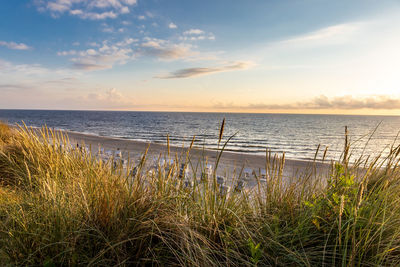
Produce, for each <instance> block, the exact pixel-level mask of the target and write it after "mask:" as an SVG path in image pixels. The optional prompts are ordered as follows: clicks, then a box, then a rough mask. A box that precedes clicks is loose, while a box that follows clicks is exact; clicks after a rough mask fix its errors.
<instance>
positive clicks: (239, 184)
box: [235, 180, 245, 192]
mask: <svg viewBox="0 0 400 267" xmlns="http://www.w3.org/2000/svg"><path fill="white" fill-rule="evenodd" d="M244 187H245V182H244V181H243V180H239V181H237V184H236V186H235V192H242V190H243V189H244Z"/></svg>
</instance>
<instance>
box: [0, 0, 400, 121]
mask: <svg viewBox="0 0 400 267" xmlns="http://www.w3.org/2000/svg"><path fill="white" fill-rule="evenodd" d="M399 47H400V1H398V0H392V1H389V0H379V1H377V0H335V1H332V0H329V1H325V0H290V1H286V0H279V1H276V0H248V1H243V0H217V1H215V0H212V1H208V0H203V1H195V0H193V1H192V0H179V1H178V0H18V1H14V0H12V1H5V0H3V1H2V3H1V5H0V108H1V109H63V110H75V109H77V110H146V111H194V112H246V113H247V112H248V113H252V112H257V113H318V114H321V113H323V114H376V115H400V49H399Z"/></svg>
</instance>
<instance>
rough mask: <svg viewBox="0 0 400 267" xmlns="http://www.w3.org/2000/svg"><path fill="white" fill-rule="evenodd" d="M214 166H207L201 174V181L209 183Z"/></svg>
mask: <svg viewBox="0 0 400 267" xmlns="http://www.w3.org/2000/svg"><path fill="white" fill-rule="evenodd" d="M212 172H213V166H212V165H211V164H207V166H206V167H205V169H204V170H203V171H202V172H201V180H202V181H208V179H209V178H210V177H211V176H212Z"/></svg>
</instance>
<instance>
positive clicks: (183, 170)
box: [178, 163, 189, 179]
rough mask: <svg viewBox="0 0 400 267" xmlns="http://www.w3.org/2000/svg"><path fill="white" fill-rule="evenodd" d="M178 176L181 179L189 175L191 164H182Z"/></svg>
mask: <svg viewBox="0 0 400 267" xmlns="http://www.w3.org/2000/svg"><path fill="white" fill-rule="evenodd" d="M178 177H179V178H180V179H186V178H188V177H189V166H187V165H185V164H184V163H182V164H181V167H180V169H179V175H178Z"/></svg>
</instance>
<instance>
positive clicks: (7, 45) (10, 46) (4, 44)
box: [0, 41, 31, 50]
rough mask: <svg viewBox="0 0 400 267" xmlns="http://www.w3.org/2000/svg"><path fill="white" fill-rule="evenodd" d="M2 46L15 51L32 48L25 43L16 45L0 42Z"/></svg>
mask: <svg viewBox="0 0 400 267" xmlns="http://www.w3.org/2000/svg"><path fill="white" fill-rule="evenodd" d="M0 46H4V47H7V48H9V49H13V50H29V49H31V47H29V46H28V45H26V44H24V43H19V44H18V43H15V42H5V41H0Z"/></svg>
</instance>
